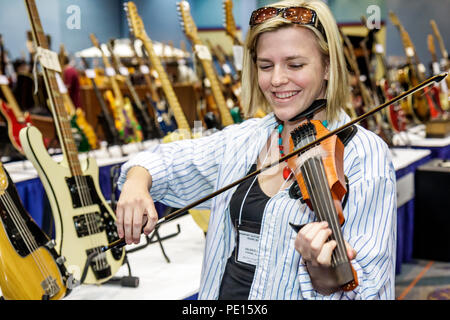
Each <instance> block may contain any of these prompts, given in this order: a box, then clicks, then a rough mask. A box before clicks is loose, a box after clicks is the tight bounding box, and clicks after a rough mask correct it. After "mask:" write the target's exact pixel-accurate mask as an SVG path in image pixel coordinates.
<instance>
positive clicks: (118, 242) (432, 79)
mask: <svg viewBox="0 0 450 320" xmlns="http://www.w3.org/2000/svg"><path fill="white" fill-rule="evenodd" d="M447 75H448V73H447V72H444V73H441V74H438V75H435V76H433V77H430V78H428V79H426V80H425V81H423V82H422V83H419V84H418V85H417V86H415V87H412V88H411V89H409V90H407V91H404V92H403V93H401V94H399V95H398V96H396V97H394V98H392V99H391V100H389V101H387V102H385V103H383V104H381V105H379V106H378V107H375V108H373V109H372V110H370V111H368V112H366V113H364V114H362V115H360V116H359V117H356V118H355V119H353V120H351V121H350V122H347V123H346V124H344V125H343V126H341V127H339V128H337V129H334V130H332V131H330V132H329V133H327V134H325V135H323V136H322V137H320V138H317V139H316V140H314V141H312V142H310V143H308V144H306V145H304V146H303V147H301V148H299V149H297V150H294V151H292V152H291V153H288V154H287V155H285V156H284V157H282V158H280V159H278V160H277V161H275V162H273V163H271V164H268V165H266V166H264V167H262V168H260V169H258V170H256V171H253V172H252V173H250V174H248V175H246V176H245V177H243V178H241V179H239V180H236V181H235V182H232V183H231V184H229V185H226V186H225V187H223V188H221V189H219V190H217V191H214V192H213V193H211V194H209V195H207V196H205V197H203V198H201V199H199V200H197V201H195V202H192V203H191V204H189V205H187V206H186V207H184V208H181V209H178V210H176V211H174V212H172V213H170V214H168V215H166V216H164V217H162V218H161V219H159V220H158V221H157V222H156V225H155V228H156V227H158V226H160V225H161V224H163V223H166V222H169V221H170V220H172V219H175V218H176V217H178V216H179V215H181V214H182V213H185V212H186V211H188V210H189V209H192V208H194V207H196V206H198V205H199V204H201V203H203V202H205V201H207V200H209V199H211V198H214V197H215V196H217V195H219V194H221V193H223V192H225V191H227V190H229V189H231V188H233V187H234V186H236V185H238V184H240V183H242V182H244V181H245V180H247V179H250V178H251V177H254V176H256V175H258V174H260V173H261V172H264V171H265V170H267V169H270V168H271V167H274V166H276V165H278V164H279V163H282V162H283V161H285V160H287V159H289V158H291V157H293V156H295V155H297V154H299V153H301V152H303V151H305V150H308V149H310V148H312V147H314V146H316V145H318V144H319V143H320V142H322V141H323V140H325V139H327V138H329V137H331V136H333V135H335V134H338V133H339V132H341V131H343V130H345V129H347V128H348V127H350V126H352V125H354V124H356V123H358V122H360V121H362V120H364V119H365V118H367V117H370V116H371V115H373V114H374V113H376V112H378V111H380V110H382V109H383V108H386V107H387V106H390V105H391V104H394V103H396V102H397V101H400V100H402V99H404V98H406V97H408V96H409V95H411V94H413V93H415V92H416V91H419V90H421V89H423V88H425V87H427V86H429V85H430V84H432V83H434V82H436V83H438V82H440V81H442V80H443V79H444V78H445V77H447ZM125 244H126V242H125V239H124V238H121V239H119V240H116V241H114V242H111V243H110V244H108V245H107V246H104V247H102V248H101V251H102V252H104V251H107V250H109V249H112V248H116V247H117V248H119V247H122V246H124V245H125Z"/></svg>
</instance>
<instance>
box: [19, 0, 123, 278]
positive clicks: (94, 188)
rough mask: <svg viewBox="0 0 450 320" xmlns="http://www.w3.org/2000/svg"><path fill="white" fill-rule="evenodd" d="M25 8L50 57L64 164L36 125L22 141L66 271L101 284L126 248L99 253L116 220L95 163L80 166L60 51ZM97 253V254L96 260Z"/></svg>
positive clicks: (50, 87)
mask: <svg viewBox="0 0 450 320" xmlns="http://www.w3.org/2000/svg"><path fill="white" fill-rule="evenodd" d="M25 5H26V8H27V12H28V16H29V18H30V23H31V28H32V32H33V39H34V42H35V43H36V47H37V48H38V49H39V50H41V51H42V52H46V53H45V55H46V56H47V57H48V59H49V60H45V59H41V66H42V70H43V77H44V80H45V87H46V91H47V94H48V97H49V100H50V106H51V109H52V114H53V119H54V122H55V127H56V132H57V135H58V138H59V141H60V145H61V150H62V153H63V160H62V161H61V162H59V163H58V162H55V161H54V160H53V159H52V158H51V157H50V155H49V154H48V153H47V151H46V150H45V147H44V146H43V143H42V134H41V133H40V131H39V130H38V129H37V128H35V127H33V126H30V127H27V128H24V129H22V130H21V131H20V141H21V142H22V146H23V149H24V152H25V154H26V156H27V158H28V160H30V161H31V163H32V164H33V166H34V167H35V169H36V170H37V172H38V175H39V177H40V179H41V181H42V184H43V186H44V189H45V192H46V194H47V197H48V200H49V202H50V207H51V209H52V215H53V220H54V225H55V243H56V246H55V249H56V250H57V252H59V253H60V254H61V255H63V256H64V257H65V258H66V267H67V268H68V270H70V271H71V272H74V277H75V278H76V279H77V280H79V279H80V278H81V277H80V274H81V270H84V269H85V266H86V267H88V269H87V274H86V276H85V278H84V280H85V281H84V282H85V283H90V284H99V283H103V282H105V281H107V280H109V279H110V278H111V277H112V276H113V275H114V274H115V273H116V272H117V271H118V269H119V268H120V267H121V266H122V264H123V261H124V256H125V252H124V250H123V249H121V250H116V251H113V252H111V253H110V254H106V255H105V254H103V253H100V248H101V247H102V245H103V244H105V243H109V242H110V241H111V239H117V238H118V234H117V229H116V226H115V220H116V217H115V215H114V212H113V211H112V209H111V208H110V206H109V205H108V203H107V202H106V200H105V198H104V197H103V195H102V193H101V189H100V186H99V181H98V177H99V170H98V166H97V164H96V162H95V160H94V159H93V158H87V159H86V160H84V161H83V162H81V161H80V159H79V158H78V152H77V148H76V145H75V142H74V139H73V135H72V130H71V127H70V122H69V119H70V117H69V116H68V114H67V112H66V110H65V106H64V101H63V99H62V96H61V94H60V92H59V90H58V85H57V82H56V76H55V74H57V73H59V72H60V66H59V65H58V61H57V58H56V59H53V58H52V57H53V54H54V55H56V53H53V52H51V51H49V50H48V49H47V48H48V43H47V39H46V38H45V36H44V33H43V31H42V30H43V29H42V25H41V22H40V18H39V15H38V11H37V8H36V4H35V1H34V0H25ZM55 60H56V61H55ZM58 69H59V70H58ZM95 253H98V254H97V255H96V256H95V257H93V255H94V254H95ZM92 257H93V258H92ZM91 258H92V259H91ZM75 271H76V272H75ZM83 277H84V275H83Z"/></svg>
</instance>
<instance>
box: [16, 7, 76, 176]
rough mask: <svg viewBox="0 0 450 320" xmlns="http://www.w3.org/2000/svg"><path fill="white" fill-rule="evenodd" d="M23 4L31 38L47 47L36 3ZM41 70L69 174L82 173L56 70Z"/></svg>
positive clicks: (39, 44) (40, 45)
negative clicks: (29, 25)
mask: <svg viewBox="0 0 450 320" xmlns="http://www.w3.org/2000/svg"><path fill="white" fill-rule="evenodd" d="M25 4H26V8H27V12H28V16H29V18H30V24H31V29H32V32H33V39H34V41H35V43H36V46H37V47H41V48H44V49H47V48H48V43H47V38H46V36H45V34H44V31H43V29H42V24H41V21H40V18H39V14H38V11H37V8H36V3H35V1H34V0H25ZM42 71H43V76H44V82H45V87H46V89H47V94H48V97H49V101H50V105H51V108H52V111H53V112H52V113H53V119H54V121H55V127H56V131H57V134H58V137H59V141H60V144H61V149H62V151H63V154H64V156H65V158H66V160H67V163H68V165H69V168H70V171H71V174H72V175H73V176H79V175H82V170H81V165H80V161H79V159H78V149H77V146H76V143H75V140H74V138H73V135H72V128H71V125H70V116H69V115H68V114H67V112H66V110H65V107H64V100H63V97H62V95H61V94H60V92H59V88H58V84H57V80H56V76H55V74H56V73H57V72H56V71H54V70H51V69H48V68H46V67H44V66H42Z"/></svg>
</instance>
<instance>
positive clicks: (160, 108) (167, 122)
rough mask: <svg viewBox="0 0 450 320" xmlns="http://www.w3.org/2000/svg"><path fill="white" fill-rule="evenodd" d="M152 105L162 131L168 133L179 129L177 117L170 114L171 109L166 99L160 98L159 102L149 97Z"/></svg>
mask: <svg viewBox="0 0 450 320" xmlns="http://www.w3.org/2000/svg"><path fill="white" fill-rule="evenodd" d="M148 100H149V103H150V105H151V106H152V107H153V110H154V111H155V115H156V121H157V122H158V125H159V128H160V129H161V131H162V132H163V133H164V134H165V135H167V134H169V133H171V132H173V131H175V130H176V129H177V124H176V121H175V118H174V117H173V116H172V117H170V116H169V110H168V108H167V103H166V102H165V101H164V100H160V101H159V103H158V102H155V101H152V100H151V99H150V98H148Z"/></svg>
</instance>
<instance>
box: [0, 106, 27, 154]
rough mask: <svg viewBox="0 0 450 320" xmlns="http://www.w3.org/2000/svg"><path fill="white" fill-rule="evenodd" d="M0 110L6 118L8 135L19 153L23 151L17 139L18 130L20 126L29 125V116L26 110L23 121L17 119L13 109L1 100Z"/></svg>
mask: <svg viewBox="0 0 450 320" xmlns="http://www.w3.org/2000/svg"><path fill="white" fill-rule="evenodd" d="M0 111H1V112H2V114H3V116H4V117H5V118H6V121H7V123H8V135H9V139H10V140H11V143H12V145H13V146H14V148H16V149H17V150H18V151H19V152H20V153H23V150H22V145H21V143H20V139H19V132H20V130H21V129H22V128H24V127H26V126H27V125H28V124H30V125H31V117H30V114H29V113H28V112H26V113H25V114H24V115H23V116H24V118H23V121H19V120H18V119H17V118H16V115H15V114H14V112H13V110H12V109H11V108H10V107H9V106H8V105H7V104H6V102H5V101H3V100H2V103H1V105H0Z"/></svg>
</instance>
